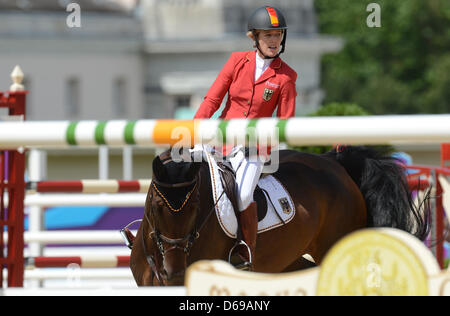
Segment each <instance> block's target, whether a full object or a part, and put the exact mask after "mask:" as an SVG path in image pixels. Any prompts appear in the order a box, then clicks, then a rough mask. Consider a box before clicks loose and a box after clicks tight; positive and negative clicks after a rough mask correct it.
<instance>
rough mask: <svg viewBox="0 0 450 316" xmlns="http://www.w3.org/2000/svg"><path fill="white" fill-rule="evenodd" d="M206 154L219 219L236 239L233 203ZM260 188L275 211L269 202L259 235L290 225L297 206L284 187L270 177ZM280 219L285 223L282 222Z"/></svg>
mask: <svg viewBox="0 0 450 316" xmlns="http://www.w3.org/2000/svg"><path fill="white" fill-rule="evenodd" d="M204 154H205V155H204V157H206V159H207V162H208V165H209V170H210V176H211V184H212V194H213V200H214V203H215V204H216V207H215V208H216V215H217V219H218V221H219V224H220V226H221V227H222V229H223V231H224V232H225V234H226V235H227V236H229V237H231V238H236V237H237V228H238V222H237V219H236V215H235V213H234V210H233V205H232V204H231V201H230V200H229V198H228V196H227V195H226V194H225V193H223V187H222V181H221V180H220V174H219V168H218V166H217V163H216V161H215V160H214V158H213V156H212V155H211V154H210V153H208V152H207V151H204ZM258 186H259V187H260V188H261V189H264V190H266V191H267V193H268V194H269V196H270V199H271V200H272V202H273V204H274V206H275V209H274V208H273V206H272V204H271V203H270V202H269V201H267V214H266V216H265V217H264V219H262V220H261V221H260V222H259V223H258V233H262V232H266V231H269V230H271V229H274V228H277V227H279V226H282V225H283V222H284V223H289V222H290V221H291V220H292V219H293V218H294V215H295V206H294V203H293V202H292V198H291V196H290V195H289V193H288V192H287V191H286V189H285V188H284V186H283V185H282V184H281V183H280V182H279V181H278V180H277V179H276V178H274V177H273V176H270V175H269V176H265V177H263V178H261V179H260V180H259V183H258ZM266 199H267V198H266ZM277 214H278V215H277ZM280 217H281V219H282V220H283V221H281V220H280Z"/></svg>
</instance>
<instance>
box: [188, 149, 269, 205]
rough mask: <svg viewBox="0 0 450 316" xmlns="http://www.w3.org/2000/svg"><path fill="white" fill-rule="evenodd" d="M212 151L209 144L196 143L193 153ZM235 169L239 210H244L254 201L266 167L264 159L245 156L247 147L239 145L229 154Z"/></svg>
mask: <svg viewBox="0 0 450 316" xmlns="http://www.w3.org/2000/svg"><path fill="white" fill-rule="evenodd" d="M204 150H205V151H208V152H211V151H212V150H213V149H212V147H210V146H208V145H195V147H194V149H191V150H190V151H191V153H194V154H196V153H198V152H200V151H201V152H203V151H204ZM229 157H232V158H230V162H231V165H232V167H233V170H234V171H235V172H236V186H237V199H238V207H239V211H241V212H242V211H244V210H245V209H247V207H248V206H249V205H250V204H251V203H252V202H253V201H254V200H253V193H254V191H255V188H256V185H257V184H258V182H259V178H260V176H261V173H262V171H263V168H264V161H261V159H259V158H260V157H257V156H249V157H246V156H245V148H244V147H243V146H242V145H238V146H236V147H234V148H233V150H232V151H231V154H230V155H229Z"/></svg>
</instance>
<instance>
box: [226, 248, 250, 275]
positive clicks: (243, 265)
mask: <svg viewBox="0 0 450 316" xmlns="http://www.w3.org/2000/svg"><path fill="white" fill-rule="evenodd" d="M241 245H242V246H245V248H246V249H247V252H248V259H249V260H248V261H245V262H243V263H240V264H238V265H236V266H234V267H235V268H236V269H238V270H244V271H249V270H250V269H251V267H252V266H253V258H252V251H251V250H250V247H249V245H247V243H246V242H245V241H243V240H240V241H238V242H236V243H235V244H234V246H233V248H231V250H230V252H229V254H228V263H230V264H231V257H232V255H233V251H234V249H236V247H238V246H241Z"/></svg>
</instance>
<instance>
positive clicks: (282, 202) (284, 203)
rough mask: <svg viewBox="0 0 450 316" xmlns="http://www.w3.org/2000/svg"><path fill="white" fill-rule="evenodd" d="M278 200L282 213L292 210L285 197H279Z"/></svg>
mask: <svg viewBox="0 0 450 316" xmlns="http://www.w3.org/2000/svg"><path fill="white" fill-rule="evenodd" d="M278 202H279V203H280V205H281V208H282V209H283V212H284V214H289V213H291V212H292V210H291V206H290V205H289V201H288V199H287V198H282V199H279V200H278Z"/></svg>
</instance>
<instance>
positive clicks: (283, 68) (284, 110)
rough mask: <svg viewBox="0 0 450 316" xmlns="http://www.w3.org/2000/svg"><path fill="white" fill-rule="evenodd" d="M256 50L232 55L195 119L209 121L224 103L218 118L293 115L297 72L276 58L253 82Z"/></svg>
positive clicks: (287, 116)
mask: <svg viewBox="0 0 450 316" xmlns="http://www.w3.org/2000/svg"><path fill="white" fill-rule="evenodd" d="M255 60H256V51H248V52H236V53H232V54H231V57H230V59H229V60H228V61H227V63H226V64H225V66H224V67H223V69H222V71H221V72H220V74H219V76H218V77H217V79H216V80H215V81H214V83H213V85H212V86H211V88H210V89H209V91H208V94H207V95H206V97H205V99H204V101H203V102H202V104H201V105H200V108H199V109H198V111H197V113H196V114H195V117H194V118H195V119H204V118H210V117H211V116H212V115H213V114H214V113H215V112H216V111H217V110H218V109H219V107H220V105H221V103H222V100H223V98H224V97H225V94H226V93H227V92H228V100H227V103H226V106H225V109H224V110H223V112H222V115H221V116H220V118H221V119H233V118H260V117H272V114H273V112H274V111H275V108H276V107H277V106H278V109H277V117H279V118H282V119H286V118H289V117H292V116H294V115H295V98H296V96H297V91H296V86H295V82H296V80H297V73H296V72H295V71H294V70H293V69H291V68H290V67H289V66H288V65H287V64H286V63H285V62H283V61H282V60H281V58H279V57H278V58H276V59H275V60H274V61H272V63H271V64H270V66H269V68H268V69H267V70H266V71H265V72H264V73H263V74H262V75H261V76H260V77H259V79H258V80H257V81H256V82H255V66H256V61H255Z"/></svg>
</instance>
